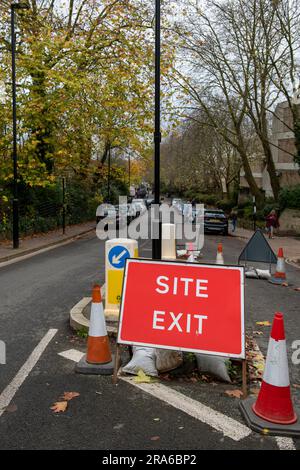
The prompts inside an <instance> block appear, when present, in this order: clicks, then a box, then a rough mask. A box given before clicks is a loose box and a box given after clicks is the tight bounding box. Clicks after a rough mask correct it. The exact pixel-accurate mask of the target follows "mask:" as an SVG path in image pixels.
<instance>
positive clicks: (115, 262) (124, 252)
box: [104, 238, 138, 320]
mask: <svg viewBox="0 0 300 470" xmlns="http://www.w3.org/2000/svg"><path fill="white" fill-rule="evenodd" d="M137 257H138V243H137V241H136V240H130V239H129V238H115V239H113V240H107V241H106V242H105V288H106V294H105V311H104V313H105V316H106V317H110V318H111V319H113V320H114V319H115V320H117V319H118V318H119V309H120V302H121V293H122V283H123V276H124V267H125V261H126V259H127V258H137Z"/></svg>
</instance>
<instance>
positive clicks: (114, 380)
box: [112, 343, 121, 385]
mask: <svg viewBox="0 0 300 470" xmlns="http://www.w3.org/2000/svg"><path fill="white" fill-rule="evenodd" d="M120 359H121V354H120V345H119V344H118V343H117V350H116V359H115V368H114V374H113V380H112V383H113V385H117V383H118V371H119V368H120Z"/></svg>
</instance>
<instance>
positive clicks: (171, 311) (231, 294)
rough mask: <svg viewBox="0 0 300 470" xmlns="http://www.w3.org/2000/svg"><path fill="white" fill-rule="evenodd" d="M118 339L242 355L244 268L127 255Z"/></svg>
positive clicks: (208, 352)
mask: <svg viewBox="0 0 300 470" xmlns="http://www.w3.org/2000/svg"><path fill="white" fill-rule="evenodd" d="M118 343H121V344H130V345H143V346H150V347H157V348H165V349H174V350H178V351H191V352H196V353H206V354H215V355H222V356H228V357H236V358H243V359H244V358H245V331H244V268H243V267H240V266H221V265H204V264H197V263H185V262H177V261H175V262H173V261H153V260H145V259H127V262H126V267H125V275H124V281H123V293H122V300H121V310H120V325H119V333H118Z"/></svg>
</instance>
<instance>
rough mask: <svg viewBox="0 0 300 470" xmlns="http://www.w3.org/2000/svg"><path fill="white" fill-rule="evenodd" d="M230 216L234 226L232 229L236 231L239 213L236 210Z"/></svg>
mask: <svg viewBox="0 0 300 470" xmlns="http://www.w3.org/2000/svg"><path fill="white" fill-rule="evenodd" d="M230 218H231V227H232V229H231V231H232V232H235V230H236V226H237V213H236V212H235V211H232V212H231V215H230Z"/></svg>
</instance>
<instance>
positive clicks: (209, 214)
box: [204, 211, 226, 219]
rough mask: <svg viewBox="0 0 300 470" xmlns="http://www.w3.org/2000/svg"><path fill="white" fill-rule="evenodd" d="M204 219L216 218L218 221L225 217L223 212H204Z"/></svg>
mask: <svg viewBox="0 0 300 470" xmlns="http://www.w3.org/2000/svg"><path fill="white" fill-rule="evenodd" d="M204 215H205V217H216V218H219V219H225V218H226V216H225V214H224V213H223V212H217V211H216V212H205V213H204Z"/></svg>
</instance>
